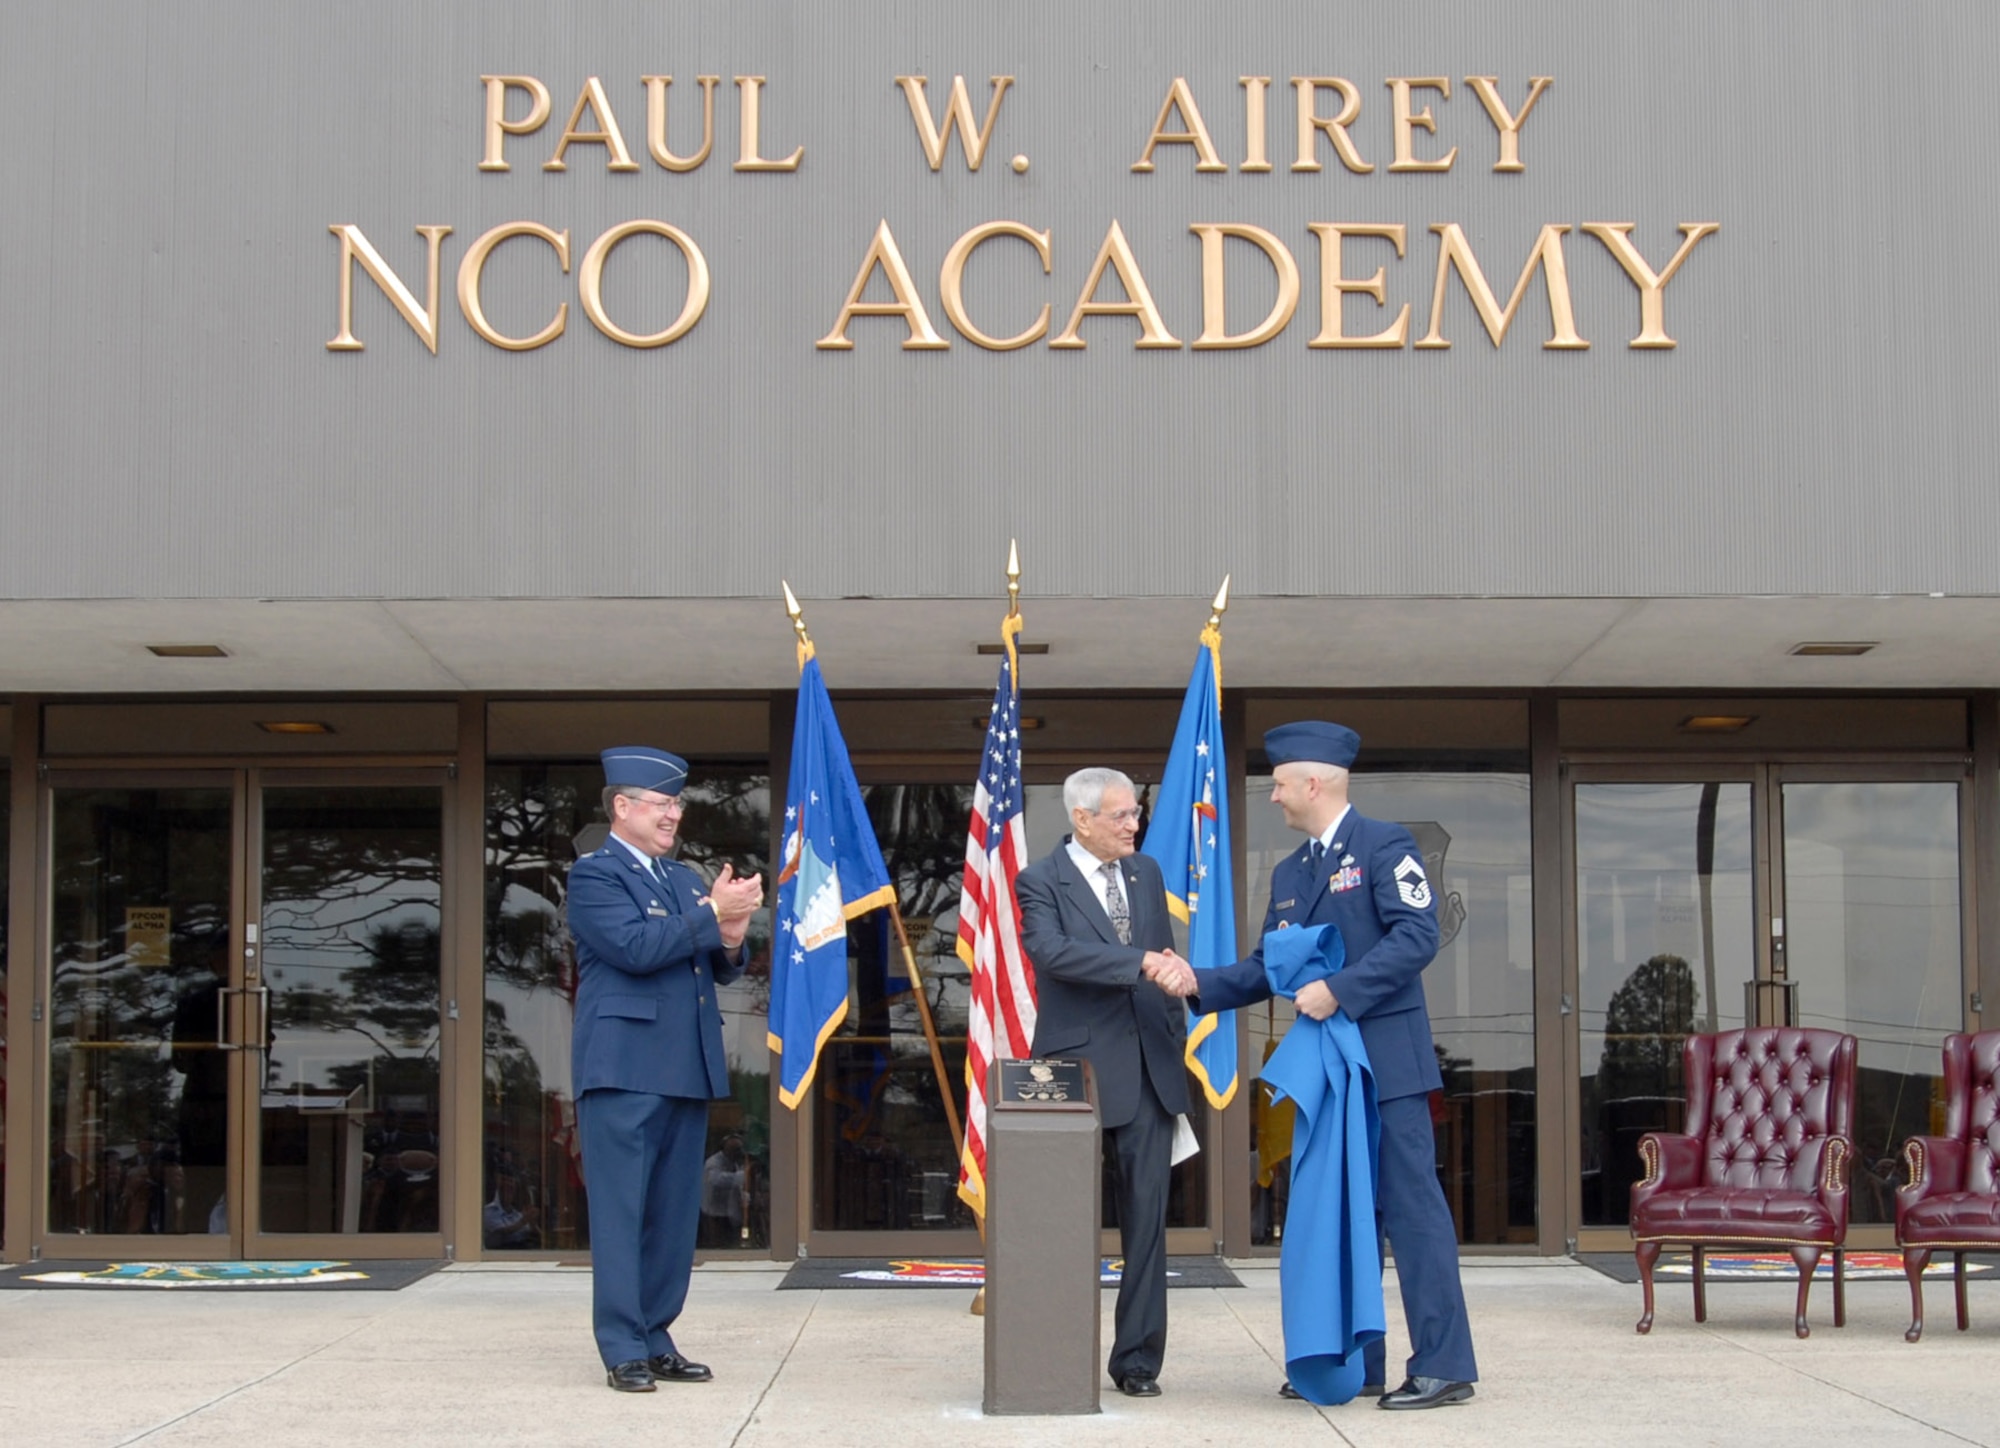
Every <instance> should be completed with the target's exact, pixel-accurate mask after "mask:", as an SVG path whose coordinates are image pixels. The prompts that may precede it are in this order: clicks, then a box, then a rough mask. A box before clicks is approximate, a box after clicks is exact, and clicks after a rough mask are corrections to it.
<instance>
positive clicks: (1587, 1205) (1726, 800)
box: [1564, 764, 1971, 1251]
mask: <svg viewBox="0 0 2000 1448" xmlns="http://www.w3.org/2000/svg"><path fill="white" fill-rule="evenodd" d="M1572 777H1573V780H1574V786H1573V789H1572V792H1571V796H1570V810H1571V829H1570V833H1569V851H1570V861H1571V890H1572V904H1573V909H1572V913H1571V929H1572V931H1573V936H1572V943H1571V948H1570V951H1569V956H1570V970H1571V972H1572V973H1570V974H1569V975H1567V976H1566V979H1565V991H1564V1009H1565V1011H1566V1012H1567V1013H1569V1020H1570V1029H1569V1031H1568V1033H1567V1038H1568V1045H1569V1048H1570V1049H1571V1050H1572V1051H1573V1052H1574V1053H1575V1054H1574V1058H1573V1059H1574V1070H1575V1078H1576V1081H1577V1088H1576V1095H1575V1099H1574V1101H1573V1103H1572V1104H1571V1107H1570V1109H1571V1110H1572V1111H1573V1113H1574V1121H1573V1128H1572V1130H1571V1132H1570V1140H1571V1143H1572V1145H1571V1155H1570V1171H1569V1176H1570V1179H1571V1181H1572V1182H1573V1183H1574V1186H1573V1187H1572V1190H1573V1192H1574V1193H1575V1195H1574V1196H1573V1198H1572V1202H1571V1215H1570V1220H1571V1222H1572V1223H1574V1224H1575V1235H1576V1236H1577V1238H1578V1245H1579V1246H1580V1247H1582V1248H1584V1249H1585V1250H1596V1251H1609V1250H1619V1249H1622V1248H1624V1247H1625V1246H1628V1245H1629V1241H1630V1239H1629V1236H1628V1235H1627V1234H1626V1232H1625V1230H1624V1228H1625V1223H1626V1220H1627V1210H1628V1206H1629V1203H1630V1199H1631V1189H1632V1184H1633V1183H1634V1182H1635V1181H1637V1180H1638V1177H1639V1172H1640V1166H1639V1158H1638V1141H1639V1138H1640V1137H1641V1136H1643V1135H1644V1134H1645V1133H1646V1132H1648V1131H1657V1130H1679V1129H1681V1127H1682V1125H1683V1122H1682V1118H1681V1113H1682V1109H1683V1103H1684V1101H1685V1088H1684V1083H1683V1082H1682V1080H1681V1070H1680V1062H1681V1042H1682V1041H1683V1039H1684V1038H1685V1037H1686V1036H1688V1035H1690V1034H1692V1033H1696V1032H1708V1031H1716V1030H1728V1029H1731V1028H1734V1027H1737V1026H1742V1025H1745V1024H1750V1025H1784V1024H1793V1025H1800V1026H1810V1027H1816V1028H1823V1029H1828V1030H1837V1031H1844V1032H1847V1033H1849V1034H1851V1035H1853V1036H1855V1037H1856V1038H1857V1039H1858V1042H1859V1047H1860V1050H1859V1056H1858V1066H1859V1071H1858V1076H1857V1091H1856V1099H1855V1119H1854V1136H1855V1143H1854V1144H1855V1158H1854V1169H1853V1175H1852V1198H1851V1200H1852V1208H1851V1211H1852V1217H1851V1220H1852V1222H1853V1224H1854V1226H1855V1229H1856V1231H1855V1235H1854V1236H1851V1237H1850V1238H1849V1245H1850V1246H1862V1245H1867V1246H1881V1245H1887V1243H1888V1234H1887V1227H1888V1224H1890V1223H1892V1222H1893V1221H1894V1220H1895V1189H1896V1186H1897V1183H1898V1176H1897V1164H1898V1160H1899V1157H1900V1154H1901V1150H1902V1144H1903V1142H1904V1140H1905V1139H1906V1138H1908V1137H1909V1136H1911V1135H1914V1134H1917V1133H1921V1132H1926V1131H1930V1130H1933V1129H1934V1127H1935V1123H1934V1122H1933V1115H1934V1113H1935V1112H1936V1111H1937V1110H1938V1109H1939V1095H1938V1093H1939V1090H1940V1082H1939V1080H1938V1074H1937V1073H1938V1068H1939V1046H1940V1044H1941V1043H1942V1042H1943V1040H1944V1037H1945V1036H1946V1035H1947V1034H1949V1033H1950V1032H1952V1031H1955V1030H1959V1029H1962V1025H1961V1023H1962V1022H1963V1021H1964V1020H1965V1019H1966V1014H1965V1012H1966V997H1965V979H1964V960H1965V954H1966V941H1965V931H1966V922H1965V912H1964V909H1963V903H1962V902H1963V901H1964V899H1965V898H1966V896H1967V895H1968V893H1969V885H1968V883H1967V881H1966V878H1965V852H1964V851H1963V850H1962V848H1961V841H1963V840H1965V839H1968V838H1970V830H1971V820H1970V817H1969V812H1970V803H1969V801H1968V800H1967V799H1966V797H1965V796H1966V791H1965V790H1964V788H1963V775H1962V769H1961V768H1960V767H1959V766H1956V765H1912V766H1907V767H1901V766H1899V767H1895V768H1889V767H1880V766H1865V765H1840V766H1833V765H1811V766H1808V765H1781V764H1760V765H1746V766H1740V767H1738V768H1734V769H1711V770H1702V769H1701V768H1700V767H1698V766H1697V767H1695V768H1693V769H1684V768H1674V769H1664V768H1662V769H1658V770H1645V769H1637V768H1624V769H1614V768H1612V767H1610V766H1578V767H1577V768H1576V769H1574V771H1573V775H1572Z"/></svg>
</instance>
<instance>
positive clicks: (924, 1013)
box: [779, 579, 965, 1160]
mask: <svg viewBox="0 0 2000 1448" xmlns="http://www.w3.org/2000/svg"><path fill="white" fill-rule="evenodd" d="M779 586H780V587H782V588H783V589H784V590H785V612H786V613H787V614H788V615H789V616H790V617H791V620H792V632H794V633H795V634H797V635H798V651H799V667H800V668H801V669H804V668H805V666H806V660H808V659H810V658H812V657H813V656H814V655H815V653H816V652H817V650H815V649H814V648H813V641H812V637H811V635H809V634H808V633H807V632H806V618H805V610H804V609H802V608H800V607H799V600H798V597H797V595H795V594H794V593H793V592H792V585H791V584H790V583H787V582H786V581H785V580H783V579H780V580H779ZM889 918H890V919H891V920H892V921H894V922H895V925H896V940H897V943H898V944H900V945H901V946H902V948H903V965H904V967H905V968H906V969H907V970H908V971H909V975H910V989H911V990H912V992H913V993H914V994H915V995H916V998H917V1015H918V1017H919V1018H920V1019H921V1020H922V1021H923V1026H924V1044H925V1045H927V1046H929V1047H930V1053H931V1069H932V1070H933V1071H935V1072H936V1073H937V1083H938V1094H939V1095H941V1096H942V1097H943V1098H944V1119H945V1123H946V1125H948V1126H949V1127H950V1128H951V1150H952V1157H953V1159H954V1160H956V1159H957V1158H958V1157H960V1156H963V1155H964V1154H965V1128H964V1127H962V1126H960V1125H959V1121H958V1103H957V1102H956V1101H954V1100H953V1099H952V1089H951V1078H950V1076H949V1074H948V1073H947V1072H946V1071H945V1068H944V1047H943V1045H942V1044H941V1043H940V1042H939V1040H938V1029H937V1019H936V1017H934V1016H933V1015H932V1014H931V999H930V993H929V992H928V991H926V990H925V989H924V977H923V973H922V972H921V971H919V970H918V969H917V956H916V952H915V951H913V950H911V949H910V933H909V931H908V930H907V929H906V928H905V927H904V925H903V910H902V907H901V906H900V905H899V904H898V903H897V902H896V899H895V896H894V895H893V894H892V895H891V896H890V898H889Z"/></svg>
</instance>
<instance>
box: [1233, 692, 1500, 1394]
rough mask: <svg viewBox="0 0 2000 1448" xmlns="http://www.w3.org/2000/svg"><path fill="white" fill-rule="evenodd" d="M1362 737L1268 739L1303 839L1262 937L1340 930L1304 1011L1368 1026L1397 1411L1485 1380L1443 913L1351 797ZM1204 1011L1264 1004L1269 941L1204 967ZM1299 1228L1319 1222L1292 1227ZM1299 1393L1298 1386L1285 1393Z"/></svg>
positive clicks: (1293, 730) (1343, 731) (1419, 862)
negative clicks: (1459, 1174)
mask: <svg viewBox="0 0 2000 1448" xmlns="http://www.w3.org/2000/svg"><path fill="white" fill-rule="evenodd" d="M1360 748H1361V736H1360V735H1358V734H1356V733H1355V732H1354V731H1353V730H1352V729H1348V728H1345V727H1344V726H1342V725H1339V724H1328V723H1322V722H1319V721H1316V720H1313V721H1306V722H1303V723H1297V724H1285V725H1281V726H1280V727H1278V728H1276V729H1272V730H1270V731H1269V732H1268V733H1266V734H1265V735H1264V752H1265V754H1266V756H1267V757H1268V758H1269V759H1270V762H1271V773H1272V781H1273V782H1272V787H1271V802H1272V803H1273V804H1276V805H1277V806H1278V807H1279V808H1280V809H1282V810H1283V811H1284V814H1285V823H1286V824H1287V825H1289V826H1290V827H1291V828H1293V829H1295V830H1300V831H1303V832H1304V833H1305V834H1306V835H1307V836H1308V838H1307V841H1306V843H1305V844H1303V845H1301V846H1300V847H1299V848H1298V849H1297V850H1296V851H1295V852H1293V853H1292V854H1290V855H1288V856H1286V857H1285V858H1284V859H1283V860H1281V861H1279V862H1278V865H1277V868H1276V869H1274V870H1273V871H1272V872H1271V901H1270V907H1269V908H1268V909H1267V910H1266V911H1265V914H1264V929H1263V931H1262V932H1260V934H1259V939H1260V941H1261V939H1262V936H1263V935H1264V934H1268V933H1269V932H1271V931H1273V930H1281V929H1284V928H1286V927H1288V926H1305V925H1333V926H1336V927H1338V929H1339V931H1340V938H1341V940H1342V942H1343V943H1344V944H1345V946H1346V963H1345V964H1344V965H1343V966H1342V968H1341V969H1340V970H1339V971H1337V972H1336V973H1335V974H1334V975H1332V976H1331V977H1329V978H1328V979H1326V980H1324V981H1315V982H1313V983H1312V984H1310V985H1307V986H1305V987H1303V988H1302V989H1300V991H1299V992H1298V996H1297V999H1296V1001H1295V1002H1294V1003H1295V1004H1296V1006H1297V1007H1298V1009H1299V1010H1300V1011H1301V1012H1302V1013H1304V1014H1306V1015H1308V1016H1311V1017H1313V1018H1314V1019H1315V1020H1325V1019H1326V1018H1327V1017H1329V1016H1331V1015H1332V1014H1333V1013H1334V1011H1335V1010H1336V1009H1338V1010H1343V1011H1345V1012H1346V1013H1347V1015H1348V1016H1350V1017H1351V1018H1352V1019H1353V1020H1354V1022H1355V1023H1356V1024H1357V1025H1358V1026H1359V1027H1360V1029H1361V1039H1362V1042H1363V1044H1364V1045H1365V1046H1366V1047H1367V1050H1368V1061H1369V1065H1370V1067H1371V1068H1372V1070H1373V1072H1374V1076H1375V1089H1376V1096H1377V1101H1378V1104H1379V1106H1380V1109H1381V1118H1382V1144H1381V1161H1380V1163H1379V1166H1378V1168H1377V1173H1376V1215H1377V1218H1378V1220H1379V1221H1380V1222H1381V1225H1382V1231H1383V1233H1384V1235H1386V1236H1387V1237H1388V1239H1389V1245H1390V1248H1391V1249H1392V1250H1393V1251H1394V1253H1395V1258H1396V1278H1397V1282H1398V1284H1399V1285H1400V1287H1401V1289H1402V1297H1403V1315H1404V1318H1405V1320H1406V1323H1407V1326H1408V1330H1409V1334H1410V1359H1409V1364H1408V1374H1409V1376H1408V1380H1407V1381H1406V1382H1404V1384H1403V1385H1402V1386H1401V1387H1400V1388H1397V1389H1395V1390H1394V1391H1392V1392H1388V1393H1384V1394H1383V1395H1382V1399H1381V1402H1380V1404H1379V1406H1381V1407H1384V1408H1390V1409H1401V1408H1433V1407H1438V1406H1440V1405H1442V1404H1445V1403H1456V1402H1463V1401H1464V1400H1465V1399H1467V1398H1470V1397H1471V1396H1472V1393H1473V1389H1472V1384H1473V1383H1474V1381H1476V1380H1477V1378H1478V1376H1479V1371H1478V1366H1477V1364H1476V1363H1475V1361H1474V1359H1473V1353H1472V1329H1471V1326H1470V1324H1469V1323H1468V1321H1467V1319H1466V1313H1465V1293H1464V1290H1463V1288H1462V1287H1461V1285H1460V1283H1459V1277H1458V1233H1457V1230H1456V1228H1455V1227H1454V1226H1453V1223H1452V1219H1451V1209H1450V1207H1449V1206H1448V1205H1447V1203H1446V1202H1445V1199H1444V1191H1443V1188H1442V1187H1440V1186H1439V1185H1438V1176H1437V1147H1436V1143H1435V1139H1434V1137H1433V1136H1432V1132H1431V1116H1430V1093H1431V1092H1432V1091H1434V1090H1436V1089H1438V1087H1440V1086H1441V1085H1442V1084H1443V1078H1442V1077H1441V1076H1440V1075H1439V1072H1438V1063H1437V1052H1436V1050H1435V1048H1434V1047H1433V1045H1432V1042H1431V1021H1430V1014H1429V1012H1428V1011H1427V1010H1426V1009H1425V1006H1424V982H1423V971H1424V967H1425V966H1427V965H1429V964H1430V963H1431V960H1432V958H1433V957H1434V956H1435V955H1436V954H1437V948H1438V927H1437V906H1436V902H1435V900H1434V899H1433V897H1432V890H1431V882H1430V880H1429V879H1428V878H1427V877H1426V876H1425V874H1424V863H1423V854H1422V852H1421V851H1420V850H1419V849H1418V848H1417V843H1416V841H1415V839H1413V838H1412V837H1411V835H1410V832H1409V831H1408V830H1406V829H1404V828H1403V827H1402V826H1401V825H1397V824H1391V823H1389V822H1387V821H1384V820H1372V819H1368V818H1365V817H1364V816H1362V815H1361V814H1359V813H1357V812H1356V811H1355V810H1354V809H1353V807H1352V806H1350V805H1349V804H1348V802H1347V788H1348V767H1349V766H1350V765H1352V764H1353V763H1354V759H1355V756H1356V754H1357V753H1359V751H1360ZM1194 975H1195V989H1196V994H1197V997H1198V999H1197V1000H1196V1001H1195V1002H1194V1004H1195V1007H1196V1009H1198V1010H1200V1011H1225V1010H1232V1009H1234V1008H1235V1007H1237V1006H1244V1005H1249V1004H1251V1003H1252V1002H1255V1001H1261V1000H1264V999H1267V998H1268V997H1269V996H1270V995H1271V985H1270V982H1269V981H1268V980H1267V979H1266V977H1265V972H1264V958H1263V947H1262V945H1261V944H1260V945H1259V947H1258V949H1257V950H1256V951H1255V952H1254V953H1252V954H1251V955H1250V956H1249V957H1248V958H1246V959H1244V960H1240V961H1238V962H1237V963H1236V964H1234V965H1229V966H1223V967H1221V968H1219V969H1216V970H1198V971H1196V972H1194ZM1287 1226H1288V1227H1289V1228H1290V1229H1291V1230H1293V1231H1310V1230H1312V1229H1313V1224H1311V1223H1307V1222H1289V1223H1287ZM1384 1359H1385V1354H1384V1352H1383V1348H1382V1344H1381V1341H1380V1339H1376V1340H1375V1341H1374V1342H1372V1343H1370V1344H1369V1345H1368V1351H1367V1354H1366V1363H1365V1378H1366V1381H1367V1383H1368V1385H1369V1387H1368V1388H1364V1389H1363V1391H1364V1392H1366V1391H1370V1390H1371V1389H1372V1390H1373V1391H1376V1392H1380V1391H1381V1389H1380V1387H1378V1386H1376V1385H1378V1384H1385V1383H1386V1378H1385V1376H1384V1369H1385V1361H1384ZM1287 1386H1288V1387H1289V1385H1287Z"/></svg>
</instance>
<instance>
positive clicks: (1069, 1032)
mask: <svg viewBox="0 0 2000 1448" xmlns="http://www.w3.org/2000/svg"><path fill="white" fill-rule="evenodd" d="M1063 804H1064V805H1065V806H1066V807H1067V808H1068V810H1069V817H1070V824H1071V827H1072V828H1073V829H1074V830H1075V833H1074V834H1073V835H1072V836H1071V837H1070V838H1069V839H1067V840H1065V841H1064V842H1063V843H1062V844H1060V845H1057V846H1056V847H1055V849H1054V850H1053V851H1051V852H1050V853H1049V854H1047V855H1045V856H1043V857H1042V858H1041V859H1039V860H1037V861H1035V863H1034V864H1032V865H1030V866H1028V868H1027V869H1025V870H1023V871H1022V872H1021V878H1020V880H1019V882H1018V883H1017V884H1016V885H1015V887H1014V889H1015V894H1016V896H1017V897H1018V898H1019V900H1020V902H1021V944H1022V945H1023V946H1024V947H1026V949H1027V952H1028V959H1030V960H1031V961H1033V962H1034V965H1035V1047H1034V1050H1035V1054H1036V1055H1037V1056H1067V1057H1074V1058H1078V1059H1082V1060H1087V1061H1089V1062H1090V1063H1091V1069H1092V1071H1093V1072H1094V1073H1095V1075H1096V1077H1097V1105H1098V1111H1099V1113H1100V1120H1101V1121H1102V1122H1103V1125H1104V1134H1105V1136H1106V1137H1107V1138H1109V1140H1110V1143H1111V1153H1112V1156H1113V1157H1114V1158H1115V1159H1116V1160H1117V1162H1118V1240H1119V1245H1120V1248H1121V1250H1122V1251H1123V1252H1124V1254H1125V1267H1124V1271H1123V1272H1122V1274H1121V1275H1120V1277H1119V1281H1118V1308H1117V1315H1116V1317H1115V1319H1114V1320H1115V1322H1116V1324H1117V1327H1116V1336H1115V1338H1114V1340H1113V1342H1112V1344H1111V1359H1110V1362H1109V1363H1108V1364H1107V1366H1108V1369H1109V1371H1110V1374H1111V1381H1112V1382H1114V1383H1116V1384H1117V1385H1118V1390H1119V1391H1120V1392H1122V1393H1124V1394H1125V1395H1126V1396H1127V1397H1133V1398H1153V1397H1158V1396H1159V1393H1160V1381H1159V1380H1160V1364H1161V1362H1162V1360H1163V1359H1164V1358H1165V1356H1166V1351H1167V1187H1168V1180H1169V1173H1170V1171H1171V1170H1172V1163H1171V1154H1172V1149H1173V1144H1174V1118H1175V1117H1176V1116H1179V1115H1183V1114H1185V1113H1186V1112H1187V1110H1188V1088H1187V1067H1186V1066H1185V1065H1184V1064H1183V1063H1182V1055H1183V1052H1184V1051H1185V1050H1186V1047H1187V1011H1186V1010H1185V1008H1183V1007H1182V1005H1181V1003H1180V1002H1179V1001H1178V1000H1176V999H1173V998H1172V997H1170V996H1168V995H1167V994H1166V993H1165V991H1164V990H1163V989H1161V988H1160V987H1159V986H1158V985H1156V984H1155V983H1154V978H1155V977H1156V976H1158V975H1159V974H1161V973H1162V972H1163V971H1171V970H1173V969H1175V968H1178V969H1179V970H1181V971H1183V972H1184V971H1185V970H1186V969H1187V966H1186V963H1185V962H1184V961H1182V960H1181V959H1180V958H1179V957H1178V956H1176V955H1175V954H1174V927H1173V921H1172V919H1171V918H1170V917H1169V916H1168V914H1167V892H1166V886H1165V884H1164V882H1163V881H1162V880H1161V877H1160V867H1159V865H1158V863H1156V862H1155V861H1154V860H1152V859H1150V858H1148V857H1147V856H1145V855H1139V854H1134V853H1133V842H1134V840H1135V838H1136V837H1137V835H1138V833H1139V801H1138V798H1137V795H1136V793H1135V791H1134V790H1133V788H1132V781H1131V780H1130V779H1129V778H1127V777H1126V776H1125V775H1123V774H1120V773H1119V772H1118V771H1117V770H1115V769H1080V770H1078V771H1077V772H1076V773H1075V774H1072V775H1071V776H1070V777H1069V778H1068V779H1067V780H1065V781H1063Z"/></svg>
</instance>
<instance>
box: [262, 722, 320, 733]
mask: <svg viewBox="0 0 2000 1448" xmlns="http://www.w3.org/2000/svg"><path fill="white" fill-rule="evenodd" d="M257 727H258V728H259V729H262V730H263V731H264V732H265V733H266V734H331V733H333V732H334V729H333V726H332V725H331V724H323V723H321V722H320V721H319V720H317V719H259V720H258V721H257Z"/></svg>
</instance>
